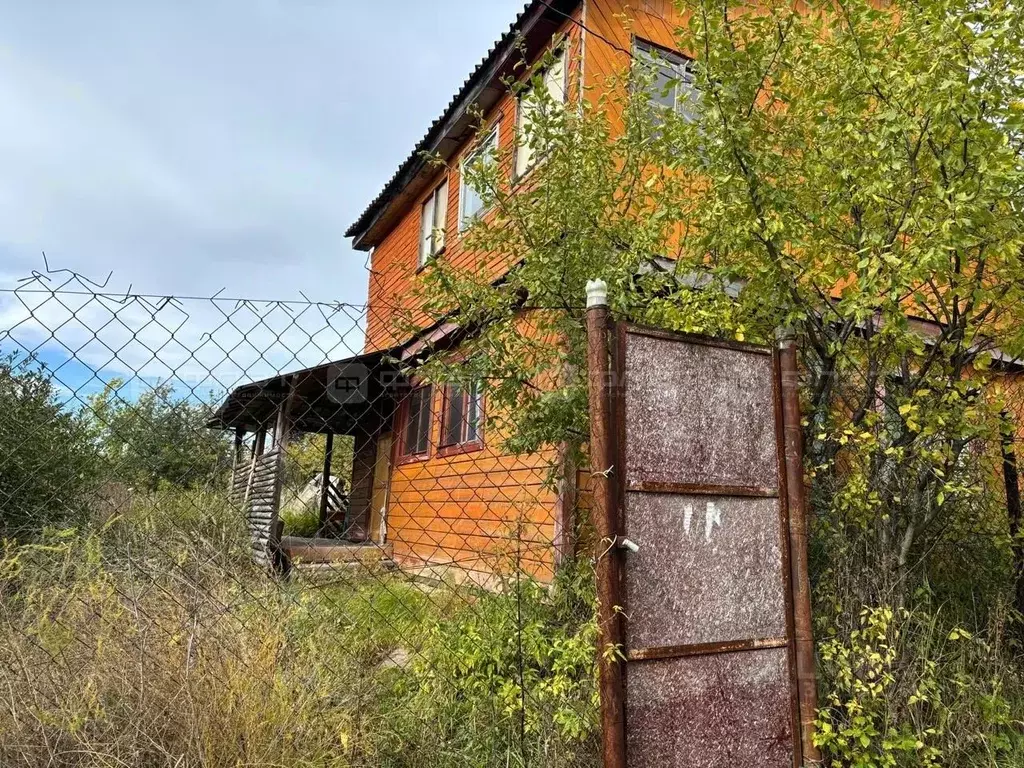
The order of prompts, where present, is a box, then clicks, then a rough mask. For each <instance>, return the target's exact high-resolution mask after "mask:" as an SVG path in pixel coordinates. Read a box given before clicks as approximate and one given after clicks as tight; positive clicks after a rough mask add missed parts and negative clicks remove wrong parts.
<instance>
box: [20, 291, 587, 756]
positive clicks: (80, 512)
mask: <svg viewBox="0 0 1024 768" xmlns="http://www.w3.org/2000/svg"><path fill="white" fill-rule="evenodd" d="M0 316H2V322H0V327H2V328H3V331H2V332H0V355H3V359H2V362H0V510H2V515H0V526H2V536H3V541H4V544H3V550H2V551H0V615H2V617H3V623H2V625H0V635H2V638H0V665H2V667H3V669H4V673H3V675H2V676H3V685H2V689H3V699H4V704H3V705H2V706H0V764H3V765H29V766H36V765H38V766H44V765H46V766H53V765H56V766H79V765H81V766H100V765H102V766H112V765H131V766H143V765H147V766H148V765H152V766H163V765H167V766H191V765H197V766H198V765H353V766H358V765H367V766H369V765H373V766H381V765H393V766H406V765H408V766H419V765H466V766H479V765H544V766H557V765H573V766H575V765H592V764H595V761H596V738H597V735H596V720H597V717H596V710H597V701H596V698H595V696H596V694H595V685H594V677H595V663H596V655H595V637H596V630H595V626H594V618H593V609H594V605H593V603H594V597H593V585H592V578H591V575H590V569H591V557H590V554H589V553H586V552H584V551H583V550H582V548H581V547H580V546H579V542H578V538H577V534H578V518H577V517H576V516H575V514H574V512H575V509H576V506H577V503H578V498H579V494H578V488H579V486H580V485H585V483H586V476H585V473H581V472H580V470H579V469H578V468H577V467H576V466H575V464H574V463H573V462H572V461H571V459H570V456H569V451H568V450H567V449H566V448H565V446H559V445H552V446H550V447H549V448H545V449H543V450H540V451H536V452H533V453H528V454H517V453H514V452H510V451H509V450H507V449H506V447H505V445H504V443H505V439H504V438H505V437H506V436H505V435H503V434H501V432H502V427H501V419H500V418H498V415H497V414H495V413H493V412H492V411H490V410H489V402H488V396H487V390H488V386H485V385H484V384H481V383H480V382H478V381H475V380H473V379H472V378H470V377H458V376H454V377H452V380H451V381H436V380H434V381H428V380H426V379H424V378H421V377H417V375H416V373H415V371H414V368H412V367H411V364H412V362H414V361H413V360H412V358H410V357H409V353H408V351H407V350H401V349H398V348H393V349H388V350H371V351H370V352H369V353H367V351H366V345H365V343H364V329H365V324H366V307H362V306H354V305H344V304H323V303H315V302H308V301H302V302H280V301H256V300H247V299H236V298H227V297H223V296H220V295H218V296H214V297H210V298H172V297H153V296H143V295H138V294H132V293H128V294H120V295H118V294H114V293H110V292H106V291H105V290H104V289H103V288H100V287H98V286H96V285H95V284H93V283H90V282H89V281H87V280H85V279H84V278H82V277H80V276H78V275H74V274H67V275H53V274H49V275H36V276H34V277H33V278H31V279H28V280H25V281H22V283H21V284H20V285H18V286H16V287H13V288H11V289H10V290H7V291H6V292H5V293H4V294H3V295H2V297H0ZM524 332H527V333H528V329H527V330H526V331H524ZM441 346H442V347H443V342H441ZM403 355H406V359H404V360H403V359H402V358H403ZM456 370H457V366H456ZM491 385H493V382H492V383H491ZM581 478H582V479H581Z"/></svg>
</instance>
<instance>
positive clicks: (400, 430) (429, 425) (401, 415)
mask: <svg viewBox="0 0 1024 768" xmlns="http://www.w3.org/2000/svg"><path fill="white" fill-rule="evenodd" d="M424 391H425V392H426V393H427V394H426V398H427V403H426V407H427V415H426V418H425V419H424V420H423V421H424V424H425V428H426V440H425V445H424V448H423V450H422V451H420V452H410V451H409V445H408V438H409V424H410V416H411V414H410V407H411V405H412V398H413V396H414V395H415V394H416V393H417V392H424ZM433 425H434V387H433V385H432V384H430V383H429V382H421V383H413V385H412V387H411V388H410V389H409V391H408V392H407V393H406V394H405V397H403V398H402V404H401V405H400V406H399V408H398V424H397V429H396V430H395V433H396V434H397V438H398V439H397V440H395V443H396V446H397V448H396V451H395V463H396V464H410V463H412V462H417V461H426V460H427V459H429V458H430V447H431V433H432V432H433Z"/></svg>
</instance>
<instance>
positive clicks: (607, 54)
mask: <svg viewBox="0 0 1024 768" xmlns="http://www.w3.org/2000/svg"><path fill="white" fill-rule="evenodd" d="M585 14H586V25H587V29H589V30H591V32H592V34H588V35H587V38H586V59H585V63H584V73H585V75H584V81H585V83H586V86H587V88H588V98H590V99H591V100H593V101H596V100H597V99H598V98H599V97H600V95H601V94H602V93H603V92H606V91H607V86H608V81H609V78H616V77H619V76H621V75H622V74H624V73H625V72H627V71H628V68H629V66H630V57H629V56H628V55H627V54H626V53H625V52H624V51H631V50H632V49H633V38H634V37H639V38H643V39H644V40H647V41H648V42H651V43H655V44H657V45H660V46H662V47H664V48H669V49H671V50H678V43H677V41H676V34H675V30H676V29H677V28H678V27H680V26H681V25H683V24H684V23H685V18H684V17H683V16H682V15H681V14H680V13H679V11H678V10H677V9H676V7H675V3H674V2H673V1H672V0H629V1H627V2H624V1H623V0H586V11H585ZM681 53H684V54H685V53H687V52H686V51H681ZM619 85H621V81H619V82H617V83H616V87H618V86H619Z"/></svg>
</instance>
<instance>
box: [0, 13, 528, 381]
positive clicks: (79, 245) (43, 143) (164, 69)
mask: <svg viewBox="0 0 1024 768" xmlns="http://www.w3.org/2000/svg"><path fill="white" fill-rule="evenodd" d="M522 5H523V0H472V2H470V1H469V0H433V2H429V3H426V2H422V0H386V1H384V2H380V1H378V2H372V3H366V2H360V1H359V0H88V2H86V0H35V1H27V0H0V109H2V114H3V124H2V126H0V289H2V288H9V287H10V286H11V285H13V284H14V282H15V281H16V280H17V279H18V278H20V277H23V276H24V275H26V274H28V273H29V272H30V270H33V269H41V268H42V260H41V257H40V252H41V251H46V253H47V255H48V257H49V260H50V264H51V266H57V267H65V268H71V269H75V270H79V271H82V272H84V273H86V274H88V275H90V276H93V277H96V278H103V277H105V276H106V274H107V273H108V272H110V271H113V273H114V277H113V280H112V281H111V286H112V288H114V289H116V290H123V289H125V288H126V287H127V286H128V285H129V284H131V285H132V286H133V287H134V289H135V290H136V291H141V292H146V293H153V294H179V295H180V294H194V295H210V294H212V293H214V292H216V291H217V290H219V289H221V288H225V289H226V292H227V295H232V296H245V297H254V298H270V299H293V298H299V292H300V291H302V292H304V293H305V294H306V295H307V296H309V297H311V298H313V299H315V300H324V301H344V302H352V303H361V302H362V301H363V300H364V297H365V285H366V272H365V269H366V266H365V264H366V255H365V254H363V253H357V252H354V251H352V250H351V248H350V247H349V244H348V241H346V240H345V239H344V237H343V233H344V230H345V229H346V227H347V226H348V225H349V224H350V223H351V222H352V221H354V219H355V218H356V217H357V216H358V214H359V213H360V212H361V211H362V210H363V208H364V207H365V206H366V204H367V203H368V202H369V201H370V200H371V199H372V198H373V197H374V196H375V195H376V194H377V192H378V191H379V190H380V189H381V187H382V186H383V184H384V183H385V182H386V181H387V179H388V178H390V176H391V174H392V173H393V172H394V171H395V169H396V168H397V166H398V165H399V163H400V162H401V161H402V160H403V159H404V158H405V157H406V156H407V155H408V154H409V152H410V151H411V150H412V148H413V146H414V145H415V143H416V141H417V140H418V139H419V138H420V137H421V136H422V135H423V133H424V132H425V130H426V128H427V127H428V126H429V124H430V122H431V121H432V120H433V119H434V118H436V117H437V116H438V115H439V114H440V112H441V110H442V109H443V107H444V106H445V105H446V104H447V102H448V100H449V99H450V98H451V96H452V94H454V93H455V91H456V90H457V88H458V87H459V85H460V84H461V83H462V81H463V80H464V79H465V77H466V76H467V74H468V73H469V72H470V71H471V69H472V68H473V66H475V64H476V63H477V62H478V61H479V60H480V58H481V57H482V56H483V55H484V54H485V53H486V51H487V50H488V48H489V47H490V45H491V43H492V42H493V41H494V40H496V39H497V38H498V37H499V36H500V34H501V33H502V32H503V31H504V30H505V29H506V28H507V26H508V24H509V23H510V22H511V21H512V20H513V18H514V17H515V14H516V13H517V12H518V11H519V10H520V9H521V7H522ZM22 310H23V308H21V307H19V306H17V305H16V304H14V303H12V300H11V298H10V296H3V295H0V326H2V325H3V324H4V322H5V321H6V327H7V328H8V329H9V328H10V326H11V324H12V322H13V321H12V320H11V318H12V317H14V316H16V314H17V312H19V311H22ZM12 313H13V314H12ZM39 314H40V315H43V314H44V313H43V311H42V310H40V311H39ZM58 314H59V313H58ZM82 315H83V316H86V325H87V326H92V327H93V328H95V327H96V325H97V323H98V322H99V319H98V318H99V317H100V315H102V312H100V315H97V316H96V317H91V316H87V313H85V312H83V313H82ZM141 315H142V316H143V317H145V315H146V311H145V310H142V311H141ZM46 318H47V319H46V320H45V322H44V324H45V325H54V324H56V322H57V319H56V318H57V316H56V315H54V316H53V317H50V316H49V315H46ZM215 320H216V317H214V318H212V319H210V318H207V319H206V320H205V321H202V322H193V324H192V327H190V328H189V330H188V331H187V334H189V335H188V337H187V338H186V339H184V341H185V344H186V346H194V345H195V344H196V343H197V342H196V339H198V338H199V337H200V336H201V334H202V333H204V332H207V331H208V330H209V329H208V328H206V327H204V323H205V324H206V325H210V323H212V322H214V321H215ZM28 329H29V326H27V325H26V326H22V327H21V329H20V332H21V333H23V334H24V333H26V332H27V330H28ZM3 330H4V327H0V334H2V332H3ZM35 330H36V331H39V332H41V333H43V334H44V335H45V328H36V329H35ZM89 330H90V329H89V328H88V327H86V328H83V329H79V330H78V331H76V332H75V333H77V334H78V335H77V336H75V335H74V334H72V333H71V332H70V331H67V330H65V331H62V332H61V333H63V334H64V336H67V337H69V340H65V338H63V337H62V338H60V339H58V341H60V342H61V344H59V345H58V346H60V347H61V348H63V350H64V354H65V355H68V354H70V353H69V352H68V349H67V348H68V347H74V346H75V344H76V343H77V342H76V339H77V338H78V337H80V336H83V335H84V336H88V333H89ZM181 333H182V334H186V331H184V330H183V331H181ZM13 335H14V334H12V336H13ZM2 346H3V342H2V340H0V347H2ZM7 346H9V344H8V345H7ZM52 346H53V345H52V344H51V347H52ZM50 354H51V355H53V354H55V353H53V352H52V350H51V352H50ZM126 354H127V353H122V355H126ZM162 354H169V353H162ZM80 356H85V353H84V352H83V353H81V354H80ZM58 357H59V355H58ZM102 357H103V354H102V353H101V354H99V356H98V357H97V356H91V357H89V364H90V365H94V366H100V364H101V362H102ZM115 362H116V361H115ZM129 365H130V363H129ZM115 367H116V366H115Z"/></svg>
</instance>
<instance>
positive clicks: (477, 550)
mask: <svg viewBox="0 0 1024 768" xmlns="http://www.w3.org/2000/svg"><path fill="white" fill-rule="evenodd" d="M442 406H443V395H442V392H441V391H439V388H438V387H435V388H434V396H433V417H432V420H431V436H430V455H429V457H428V458H425V459H414V460H410V461H405V462H403V460H402V459H401V458H399V457H398V455H397V454H396V456H395V461H394V464H393V469H392V472H391V486H390V490H389V494H388V509H387V530H388V541H389V542H390V543H391V544H392V545H393V546H394V555H393V556H394V558H395V560H397V561H398V562H399V563H400V564H401V565H402V566H404V567H411V568H416V567H425V566H429V567H432V568H433V570H434V573H435V574H436V576H437V577H438V578H440V579H442V580H444V581H453V580H460V579H461V578H462V577H463V574H460V573H459V571H458V570H456V569H455V568H454V566H458V569H461V570H462V571H464V572H466V573H467V574H469V575H470V577H471V578H473V579H474V580H475V581H477V582H480V583H485V584H488V583H490V582H491V581H492V580H493V578H494V576H495V574H500V573H503V572H510V571H511V569H512V568H514V567H515V564H516V562H517V561H518V562H519V563H520V564H521V567H522V568H523V569H524V570H525V571H527V572H529V573H532V574H534V575H535V576H537V577H538V578H541V579H548V578H550V576H551V574H552V572H553V563H554V551H553V549H552V541H553V537H554V533H555V508H556V501H557V496H556V493H555V491H554V490H553V489H552V488H551V487H550V486H549V485H548V484H546V480H547V479H548V475H549V473H550V471H551V467H552V465H553V463H554V461H555V460H556V455H555V452H554V451H545V452H543V453H539V454H531V455H508V454H504V453H502V452H501V451H500V450H498V449H496V448H494V447H492V446H494V445H497V442H498V439H497V436H495V435H489V434H488V431H487V424H486V421H485V423H484V446H485V447H483V448H481V449H477V450H471V451H468V452H466V453H459V454H455V455H450V456H442V455H440V452H439V450H438V444H439V442H440V433H441V409H442ZM401 426H402V425H401V424H398V425H397V427H401ZM397 435H398V430H397V429H396V440H395V443H396V451H397V450H398V448H397V445H398V444H399V443H400V440H399V439H397Z"/></svg>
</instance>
